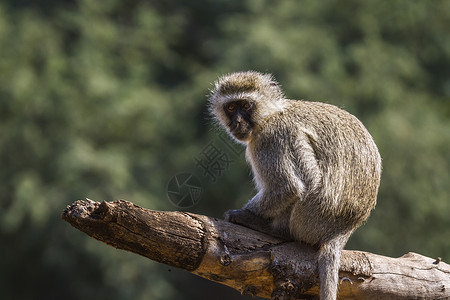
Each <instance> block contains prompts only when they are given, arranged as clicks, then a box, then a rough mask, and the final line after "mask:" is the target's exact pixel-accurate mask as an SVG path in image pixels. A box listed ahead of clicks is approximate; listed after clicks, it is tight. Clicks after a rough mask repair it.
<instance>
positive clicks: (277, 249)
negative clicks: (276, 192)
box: [62, 199, 450, 299]
mask: <svg viewBox="0 0 450 300" xmlns="http://www.w3.org/2000/svg"><path fill="white" fill-rule="evenodd" d="M62 218H63V219H64V220H65V221H67V222H69V223H70V224H71V225H72V226H73V227H75V228H77V229H79V230H81V231H83V232H84V233H86V234H88V235H90V236H91V237H93V238H96V239H98V240H100V241H102V242H104V243H106V244H108V245H110V246H113V247H116V248H119V249H124V250H127V251H131V252H134V253H137V254H140V255H143V256H145V257H148V258H150V259H152V260H155V261H158V262H161V263H164V264H167V265H170V266H174V267H178V268H182V269H186V270H188V271H189V272H192V273H194V274H196V275H199V276H201V277H204V278H206V279H209V280H212V281H216V282H219V283H222V284H225V285H227V286H230V287H232V288H234V289H237V290H239V291H241V293H243V294H252V295H256V296H260V297H264V298H270V297H271V296H272V297H275V296H277V297H279V298H280V299H295V298H303V297H308V296H317V295H318V292H319V287H318V285H319V281H318V278H317V261H316V256H315V251H314V249H313V248H312V247H310V246H308V245H304V244H299V243H295V242H285V241H282V240H279V239H277V238H274V237H271V236H268V235H265V234H263V233H259V232H256V231H254V230H251V229H248V228H245V227H242V226H239V225H235V224H231V223H228V222H225V221H223V220H219V219H215V218H210V217H207V216H202V215H196V214H191V213H185V212H176V211H172V212H168V211H167V212H166V211H154V210H148V209H145V208H142V207H139V206H137V205H134V204H133V203H130V202H127V201H123V200H120V201H115V202H102V203H99V202H94V201H92V200H89V199H86V200H79V201H76V202H75V203H73V204H72V205H71V206H69V207H67V209H66V210H65V211H64V212H63V215H62ZM340 278H341V281H340V286H339V299H450V266H449V265H448V264H446V263H444V262H442V261H440V259H431V258H428V257H425V256H422V255H419V254H415V253H408V254H406V255H404V256H402V257H399V258H390V257H385V256H380V255H375V254H372V253H368V252H361V251H343V253H342V259H341V267H340ZM283 297H284V298H283Z"/></svg>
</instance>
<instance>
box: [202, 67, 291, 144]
mask: <svg viewBox="0 0 450 300" xmlns="http://www.w3.org/2000/svg"><path fill="white" fill-rule="evenodd" d="M285 102H286V101H285V99H284V95H283V92H282V91H281V88H280V86H279V85H278V83H277V82H276V81H275V80H274V79H273V77H272V75H270V74H262V73H258V72H254V71H248V72H238V73H232V74H228V75H225V76H223V77H221V78H219V80H217V81H216V83H215V85H214V88H213V90H212V91H211V94H210V96H209V110H210V112H211V114H212V115H213V116H214V117H215V118H216V120H217V121H218V122H219V123H220V124H221V125H222V126H223V127H225V129H226V130H227V131H228V132H229V133H230V135H231V136H232V137H233V138H235V139H236V140H237V141H238V142H241V143H247V142H249V141H250V140H251V139H252V137H253V136H254V134H255V132H257V130H258V127H259V126H261V125H262V124H263V123H264V120H265V119H266V118H268V117H270V116H271V115H272V114H274V113H277V112H279V111H281V110H282V109H283V108H284V104H285Z"/></svg>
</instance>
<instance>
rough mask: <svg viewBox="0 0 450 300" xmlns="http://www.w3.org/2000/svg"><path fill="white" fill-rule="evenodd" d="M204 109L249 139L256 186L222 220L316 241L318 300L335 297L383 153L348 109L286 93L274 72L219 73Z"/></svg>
mask: <svg viewBox="0 0 450 300" xmlns="http://www.w3.org/2000/svg"><path fill="white" fill-rule="evenodd" d="M208 109H209V112H210V113H211V115H212V117H213V118H214V119H215V120H216V122H217V123H218V124H219V125H220V126H221V127H223V128H224V129H225V130H226V131H227V133H228V134H229V135H230V136H231V137H232V138H233V139H234V140H235V141H237V142H238V143H241V144H244V145H245V146H246V151H245V156H246V160H247V161H248V163H249V164H250V166H251V169H252V173H253V181H254V184H255V187H256V190H257V193H256V195H255V196H254V197H253V198H251V199H250V200H249V201H248V202H247V203H246V204H245V205H244V207H243V208H242V209H237V210H229V211H227V212H226V213H225V220H226V221H229V222H233V223H236V224H240V225H243V226H246V227H249V228H252V229H255V230H257V231H261V232H265V233H268V234H271V235H273V236H277V237H280V238H283V239H285V240H294V241H298V242H303V243H307V244H310V245H312V246H314V247H315V249H317V259H318V260H317V261H318V272H319V282H320V299H322V300H334V299H336V297H337V290H338V280H339V265H340V255H341V251H342V249H343V248H344V246H345V244H346V243H347V240H348V239H349V237H350V235H351V234H352V233H353V232H354V231H355V230H356V228H358V227H359V226H360V225H362V224H363V223H364V222H365V221H366V220H367V218H368V217H369V214H370V212H371V210H372V209H374V207H375V204H376V199H377V194H378V188H379V185H380V177H381V157H380V154H379V152H378V148H377V146H376V145H375V142H374V140H373V138H372V136H371V135H370V134H369V132H368V131H367V129H366V128H365V127H364V125H363V124H362V123H361V122H360V121H359V120H358V119H357V118H356V117H355V116H353V115H352V114H350V113H348V112H347V111H345V110H343V109H340V108H338V107H337V106H334V105H331V104H326V103H321V102H313V101H305V100H292V99H287V98H286V97H285V95H284V92H283V91H282V89H281V86H280V84H279V83H278V82H277V81H276V80H275V79H274V77H273V75H271V74H265V73H259V72H256V71H246V72H236V73H231V74H228V75H224V76H222V77H220V78H219V79H218V80H217V81H216V82H215V84H214V87H213V88H212V89H211V91H210V94H209V96H208Z"/></svg>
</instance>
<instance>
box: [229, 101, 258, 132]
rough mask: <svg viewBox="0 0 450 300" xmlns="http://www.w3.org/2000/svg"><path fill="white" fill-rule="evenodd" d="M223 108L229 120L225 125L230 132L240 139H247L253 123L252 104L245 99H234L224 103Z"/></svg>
mask: <svg viewBox="0 0 450 300" xmlns="http://www.w3.org/2000/svg"><path fill="white" fill-rule="evenodd" d="M223 109H224V111H225V114H226V115H227V117H228V120H230V122H229V123H228V124H227V126H228V130H229V131H230V132H231V134H233V136H234V137H235V138H236V139H238V140H240V141H246V140H248V139H249V138H250V136H251V134H252V130H253V127H254V125H255V124H254V121H253V118H252V117H253V113H254V111H255V106H254V104H253V103H251V102H249V101H246V100H236V101H231V102H228V103H226V104H225V105H224V106H223Z"/></svg>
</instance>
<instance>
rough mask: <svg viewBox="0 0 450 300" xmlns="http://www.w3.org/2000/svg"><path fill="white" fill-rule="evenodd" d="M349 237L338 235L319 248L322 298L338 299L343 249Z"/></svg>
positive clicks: (328, 299)
mask: <svg viewBox="0 0 450 300" xmlns="http://www.w3.org/2000/svg"><path fill="white" fill-rule="evenodd" d="M347 239H348V237H342V236H340V237H338V238H335V239H333V240H331V241H328V242H326V243H324V244H323V245H322V246H321V247H320V249H319V255H318V265H319V280H320V300H336V298H337V292H338V281H339V266H340V263H341V251H342V248H344V245H345V243H346V242H347Z"/></svg>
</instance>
